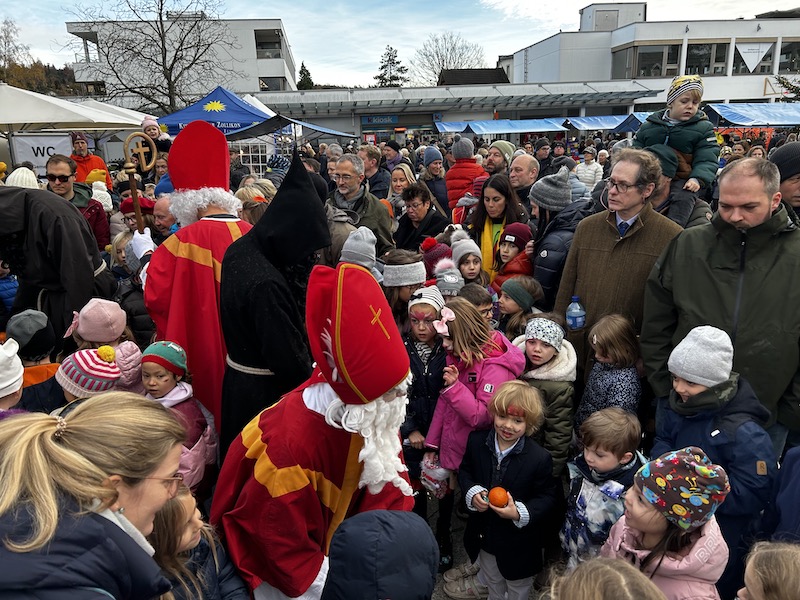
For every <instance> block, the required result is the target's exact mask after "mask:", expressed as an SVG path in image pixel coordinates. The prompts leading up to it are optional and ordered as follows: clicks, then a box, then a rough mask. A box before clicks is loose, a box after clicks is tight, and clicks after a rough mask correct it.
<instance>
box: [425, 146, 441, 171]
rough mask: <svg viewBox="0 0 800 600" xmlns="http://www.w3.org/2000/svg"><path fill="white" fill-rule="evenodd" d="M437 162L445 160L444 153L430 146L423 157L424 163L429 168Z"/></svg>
mask: <svg viewBox="0 0 800 600" xmlns="http://www.w3.org/2000/svg"><path fill="white" fill-rule="evenodd" d="M436 160H444V157H443V156H442V153H441V152H439V149H438V148H437V147H436V146H428V147H427V148H425V154H424V155H423V159H422V162H423V164H424V165H425V166H426V167H427V166H428V165H429V164H431V163H432V162H434V161H436Z"/></svg>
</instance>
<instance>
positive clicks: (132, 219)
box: [122, 215, 158, 223]
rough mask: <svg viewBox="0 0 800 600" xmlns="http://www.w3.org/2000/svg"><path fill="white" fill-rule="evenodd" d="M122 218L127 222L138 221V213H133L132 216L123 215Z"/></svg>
mask: <svg viewBox="0 0 800 600" xmlns="http://www.w3.org/2000/svg"><path fill="white" fill-rule="evenodd" d="M122 220H123V221H124V222H125V223H136V215H132V216H130V217H122ZM157 220H158V219H156V221H157Z"/></svg>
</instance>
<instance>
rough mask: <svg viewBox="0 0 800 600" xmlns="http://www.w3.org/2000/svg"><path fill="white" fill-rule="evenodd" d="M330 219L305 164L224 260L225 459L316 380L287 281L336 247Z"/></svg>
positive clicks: (292, 172) (301, 316) (297, 163)
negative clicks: (262, 417) (272, 409)
mask: <svg viewBox="0 0 800 600" xmlns="http://www.w3.org/2000/svg"><path fill="white" fill-rule="evenodd" d="M330 244H331V238H330V233H329V231H328V224H327V218H326V216H325V210H324V209H323V206H322V203H321V202H320V200H319V195H318V194H317V192H316V190H315V189H314V185H313V183H312V182H311V179H310V178H309V176H308V174H307V172H306V170H305V167H304V166H303V163H302V162H301V161H300V160H299V158H298V156H297V155H295V157H294V160H293V162H292V166H291V168H290V169H289V172H288V173H287V175H286V178H285V179H284V181H283V183H282V184H281V187H280V189H279V190H278V194H277V195H276V196H275V199H274V200H273V201H272V203H271V204H270V207H269V209H268V210H267V212H266V213H265V215H264V217H262V218H261V219H260V220H259V221H258V223H256V225H255V226H254V227H253V229H252V231H251V232H250V233H249V234H248V235H245V236H243V237H242V238H240V239H238V240H237V241H235V242H234V243H233V244H231V245H230V247H229V248H228V250H227V251H226V252H225V258H224V260H223V261H222V280H221V285H220V295H221V299H220V311H221V319H222V332H223V335H224V336H225V345H226V346H227V348H228V357H229V358H230V360H231V361H233V362H235V363H238V365H243V366H245V367H249V368H255V369H262V370H263V369H269V370H270V371H271V372H272V374H271V375H267V374H251V373H247V372H243V371H242V370H241V368H237V367H234V366H231V364H230V361H229V362H228V366H227V367H226V369H225V378H224V380H223V384H222V427H221V431H220V447H221V450H222V452H223V455H224V453H225V451H226V450H227V449H228V447H229V446H230V444H231V442H232V441H233V440H234V439H236V436H237V435H239V433H240V432H241V431H242V429H243V428H244V426H245V425H247V423H248V422H249V421H250V420H251V419H252V418H253V417H255V416H256V415H257V414H258V413H259V412H260V411H262V410H263V409H265V408H267V407H269V406H271V405H273V404H274V403H275V402H277V401H278V400H279V399H280V397H281V396H282V395H284V394H285V393H287V392H289V391H291V390H292V389H294V388H295V387H297V386H298V385H299V384H301V383H302V382H303V381H305V380H306V379H308V377H309V376H310V375H311V364H312V359H311V351H310V349H309V346H308V339H307V335H306V329H305V316H304V314H303V311H302V310H301V308H300V307H299V306H298V303H297V302H296V300H295V297H294V296H293V294H292V289H291V287H290V285H289V282H288V281H287V279H286V276H285V272H286V268H287V267H291V266H293V265H297V264H303V263H305V262H307V258H308V257H309V256H311V255H312V254H313V253H314V252H316V251H317V250H319V249H321V248H325V247H327V246H330Z"/></svg>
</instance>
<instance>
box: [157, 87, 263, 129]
mask: <svg viewBox="0 0 800 600" xmlns="http://www.w3.org/2000/svg"><path fill="white" fill-rule="evenodd" d="M267 119H269V115H268V114H266V113H264V112H262V111H261V110H259V109H257V108H256V107H255V106H253V105H251V104H248V103H247V102H245V101H244V100H242V99H240V98H239V97H238V96H237V95H236V94H234V93H233V92H229V91H228V90H226V89H225V88H223V87H222V86H219V87H217V88H216V89H215V90H213V91H212V92H211V93H210V94H208V95H207V96H206V97H205V98H202V99H200V100H198V101H197V102H195V103H194V104H192V105H190V106H187V107H186V108H184V109H182V110H179V111H178V112H175V113H172V114H171V115H167V116H166V117H161V118H159V119H158V122H159V123H161V124H162V125H166V126H167V132H168V133H169V134H170V135H173V136H174V135H177V134H178V133H179V132H180V130H181V129H183V128H184V127H186V126H187V125H188V124H189V123H191V122H192V121H207V122H209V123H211V124H212V125H213V126H214V127H216V128H217V129H219V130H220V131H222V133H225V134H228V133H231V132H233V131H237V130H239V129H241V128H243V127H250V126H251V125H255V124H257V123H261V122H262V121H266V120H267Z"/></svg>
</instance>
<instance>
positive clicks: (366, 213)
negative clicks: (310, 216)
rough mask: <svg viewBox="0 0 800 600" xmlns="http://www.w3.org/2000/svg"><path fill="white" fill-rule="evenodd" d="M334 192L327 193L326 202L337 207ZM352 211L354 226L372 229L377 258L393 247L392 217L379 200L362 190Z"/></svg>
mask: <svg viewBox="0 0 800 600" xmlns="http://www.w3.org/2000/svg"><path fill="white" fill-rule="evenodd" d="M335 194H336V190H334V191H332V192H331V193H330V194H328V198H327V203H328V204H330V205H331V206H332V207H333V208H338V207H337V206H336V203H335V201H334V195H335ZM352 212H354V213H355V214H356V215H358V222H355V215H353V220H354V223H353V224H354V225H355V226H356V227H366V228H368V229H370V230H372V233H374V234H375V237H376V238H377V239H378V241H377V243H376V244H375V246H376V254H377V256H378V258H380V257H381V256H383V255H384V254H386V253H387V252H388V251H389V250H391V249H392V248H394V240H393V239H392V218H391V217H390V216H389V211H388V210H386V207H385V206H384V205H383V204H381V201H380V200H378V199H377V198H376V197H375V196H373V195H372V194H370V193H369V192H368V191H366V190H364V196H363V197H362V198H361V199H360V200H359V201H358V202H356V205H355V208H354V209H353V211H352Z"/></svg>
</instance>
